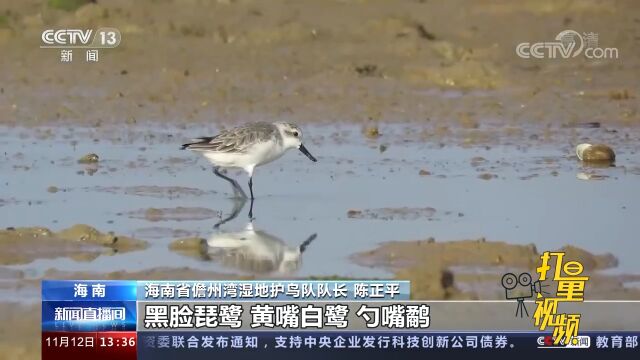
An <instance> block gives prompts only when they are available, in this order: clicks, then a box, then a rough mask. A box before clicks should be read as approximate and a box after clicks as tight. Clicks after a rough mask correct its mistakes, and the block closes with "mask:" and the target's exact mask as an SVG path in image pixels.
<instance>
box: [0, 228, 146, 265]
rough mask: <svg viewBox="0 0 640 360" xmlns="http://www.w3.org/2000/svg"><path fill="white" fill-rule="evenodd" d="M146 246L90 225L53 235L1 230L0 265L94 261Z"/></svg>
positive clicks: (39, 231) (41, 230)
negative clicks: (52, 260) (52, 261)
mask: <svg viewBox="0 0 640 360" xmlns="http://www.w3.org/2000/svg"><path fill="white" fill-rule="evenodd" d="M146 247H147V243H146V242H145V241H142V240H137V239H133V238H130V237H127V236H117V235H114V234H112V233H101V232H100V231H98V230H96V229H95V228H92V227H91V226H88V225H74V226H72V227H70V228H68V229H64V230H60V231H58V232H53V231H51V230H49V229H47V228H44V227H27V228H7V229H6V230H0V264H2V265H15V264H27V263H30V262H32V261H33V260H36V259H53V258H58V257H68V258H72V259H74V260H77V261H91V260H94V259H95V258H97V257H98V256H101V255H113V254H116V253H126V252H130V251H137V250H143V249H145V248H146Z"/></svg>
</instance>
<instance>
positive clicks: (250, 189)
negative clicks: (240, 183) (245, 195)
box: [249, 176, 253, 200]
mask: <svg viewBox="0 0 640 360" xmlns="http://www.w3.org/2000/svg"><path fill="white" fill-rule="evenodd" d="M249 191H250V192H251V200H253V176H249Z"/></svg>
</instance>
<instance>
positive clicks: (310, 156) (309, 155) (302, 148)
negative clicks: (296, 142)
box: [298, 144, 318, 162]
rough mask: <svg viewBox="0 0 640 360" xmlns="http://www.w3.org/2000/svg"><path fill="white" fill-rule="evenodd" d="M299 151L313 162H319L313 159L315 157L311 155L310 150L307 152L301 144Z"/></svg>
mask: <svg viewBox="0 0 640 360" xmlns="http://www.w3.org/2000/svg"><path fill="white" fill-rule="evenodd" d="M298 149H300V152H301V153H303V154H305V155H306V156H307V157H308V158H309V159H311V161H313V162H316V161H318V160H317V159H316V158H314V157H313V155H311V153H310V152H309V150H307V148H306V147H304V145H302V144H300V147H299V148H298Z"/></svg>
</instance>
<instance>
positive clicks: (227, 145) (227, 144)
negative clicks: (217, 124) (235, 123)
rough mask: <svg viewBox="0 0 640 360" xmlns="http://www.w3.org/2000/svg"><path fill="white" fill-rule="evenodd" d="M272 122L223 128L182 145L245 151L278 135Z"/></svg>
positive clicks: (189, 147)
mask: <svg viewBox="0 0 640 360" xmlns="http://www.w3.org/2000/svg"><path fill="white" fill-rule="evenodd" d="M276 134H277V132H276V129H275V127H273V125H272V124H268V123H254V124H250V125H247V126H241V127H237V128H233V129H229V130H223V131H222V132H221V133H220V134H218V135H216V136H213V137H202V138H198V139H194V140H193V141H194V142H192V143H189V144H184V145H182V148H183V149H189V150H200V151H217V152H227V153H239V152H244V151H246V150H247V148H248V147H249V146H251V145H253V144H255V143H258V142H262V141H267V140H269V139H271V138H272V137H273V136H274V135H276Z"/></svg>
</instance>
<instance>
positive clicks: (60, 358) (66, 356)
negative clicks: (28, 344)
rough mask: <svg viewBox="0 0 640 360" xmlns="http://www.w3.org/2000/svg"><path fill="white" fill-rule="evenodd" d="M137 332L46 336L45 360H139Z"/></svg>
mask: <svg viewBox="0 0 640 360" xmlns="http://www.w3.org/2000/svg"><path fill="white" fill-rule="evenodd" d="M137 346H138V336H137V334H136V332H135V331H105V332H55V331H51V332H43V333H42V359H43V360H75V359H78V360H80V359H82V360H85V359H87V358H88V356H90V359H91V360H107V359H113V360H136V359H137Z"/></svg>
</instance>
